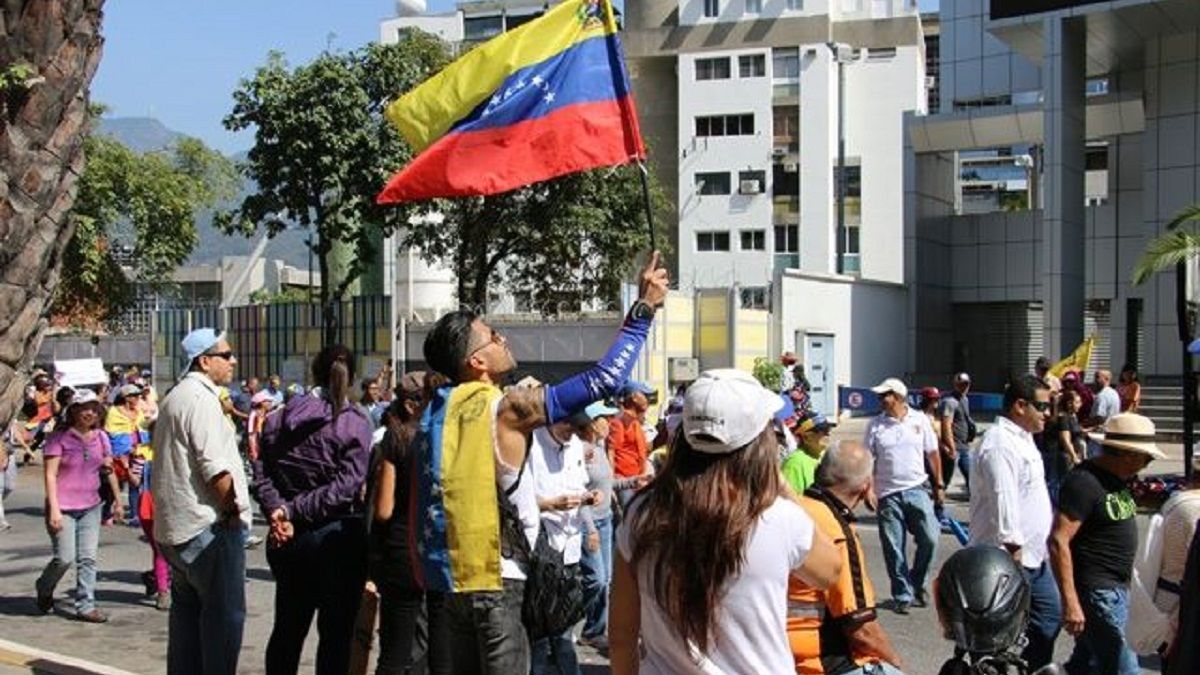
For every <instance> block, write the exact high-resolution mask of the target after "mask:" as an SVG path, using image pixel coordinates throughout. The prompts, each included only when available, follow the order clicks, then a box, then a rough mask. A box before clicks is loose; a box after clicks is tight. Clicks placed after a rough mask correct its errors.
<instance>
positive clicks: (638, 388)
mask: <svg viewBox="0 0 1200 675" xmlns="http://www.w3.org/2000/svg"><path fill="white" fill-rule="evenodd" d="M634 392H638V393H641V394H645V395H647V396H649V395H650V394H653V393H654V387H651V386H650V385H648V384H646V383H645V382H639V381H637V380H625V384H624V385H622V386H621V395H622V396H628V395H630V394H632V393H634Z"/></svg>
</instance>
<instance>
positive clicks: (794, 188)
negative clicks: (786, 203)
mask: <svg viewBox="0 0 1200 675" xmlns="http://www.w3.org/2000/svg"><path fill="white" fill-rule="evenodd" d="M771 194H772V196H775V197H799V196H800V167H799V165H798V164H796V163H792V162H781V163H779V164H775V165H773V166H772V167H771Z"/></svg>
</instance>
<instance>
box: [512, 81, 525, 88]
mask: <svg viewBox="0 0 1200 675" xmlns="http://www.w3.org/2000/svg"><path fill="white" fill-rule="evenodd" d="M524 88H525V80H517V84H516V85H515V86H514V87H513V89H518V90H519V89H524Z"/></svg>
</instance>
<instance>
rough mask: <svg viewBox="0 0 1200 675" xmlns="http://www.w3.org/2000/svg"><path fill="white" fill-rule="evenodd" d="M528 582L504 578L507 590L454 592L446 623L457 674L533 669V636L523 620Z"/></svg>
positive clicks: (505, 674)
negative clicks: (522, 609)
mask: <svg viewBox="0 0 1200 675" xmlns="http://www.w3.org/2000/svg"><path fill="white" fill-rule="evenodd" d="M524 597H525V582H524V581H517V580H514V579H505V580H504V590H503V591H475V592H471V593H451V594H450V595H449V596H448V597H447V599H446V623H447V628H448V631H449V633H448V635H449V637H450V641H451V644H452V645H454V649H453V651H452V652H451V657H452V658H451V661H452V662H451V671H452V672H453V673H455V675H510V674H512V673H517V674H520V673H528V672H529V661H530V655H529V638H528V636H527V635H526V633H525V626H524V624H522V623H521V603H522V601H523V600H524Z"/></svg>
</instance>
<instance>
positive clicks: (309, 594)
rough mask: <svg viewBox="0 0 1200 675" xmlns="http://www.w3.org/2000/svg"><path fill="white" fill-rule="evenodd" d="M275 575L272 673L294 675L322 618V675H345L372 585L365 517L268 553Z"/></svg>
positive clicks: (300, 533)
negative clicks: (357, 621) (368, 582)
mask: <svg viewBox="0 0 1200 675" xmlns="http://www.w3.org/2000/svg"><path fill="white" fill-rule="evenodd" d="M267 563H268V564H269V565H270V566H271V573H272V574H273V575H274V576H275V623H274V625H273V626H272V628H271V637H270V639H269V640H268V641H267V659H266V666H267V674H268V675H276V674H279V675H282V674H284V673H288V674H294V673H296V672H297V670H298V669H299V667H300V652H301V651H303V649H304V639H305V638H306V637H308V630H309V628H310V627H311V626H312V621H313V615H314V614H315V615H316V617H317V635H318V636H319V637H320V639H319V640H318V642H317V664H316V665H317V667H316V673H317V675H344V674H345V672H346V668H347V667H348V666H349V663H350V645H351V643H352V642H353V640H354V623H355V619H356V618H357V616H358V605H359V602H360V601H361V600H362V593H363V585H364V584H365V583H366V580H367V535H366V530H365V529H364V527H363V520H362V517H361V516H353V517H348V518H340V519H338V520H334V521H331V522H328V523H325V524H324V525H321V526H319V527H317V528H315V529H311V530H297V532H296V536H295V538H293V539H292V540H291V541H290V542H288V543H287V544H286V545H284V546H283V547H281V548H275V549H271V550H269V551H267Z"/></svg>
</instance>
